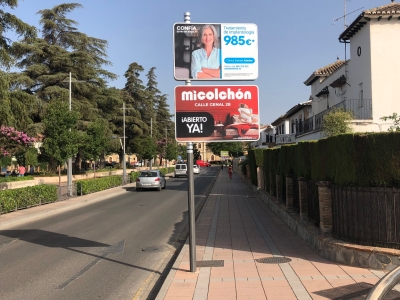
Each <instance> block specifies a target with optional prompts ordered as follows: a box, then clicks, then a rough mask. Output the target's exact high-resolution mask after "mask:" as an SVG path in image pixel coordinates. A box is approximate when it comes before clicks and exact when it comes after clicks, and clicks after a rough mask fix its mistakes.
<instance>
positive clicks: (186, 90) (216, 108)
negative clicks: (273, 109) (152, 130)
mask: <svg viewBox="0 0 400 300" xmlns="http://www.w3.org/2000/svg"><path fill="white" fill-rule="evenodd" d="M258 102H259V100H258V87H257V86H255V85H235V86H227V85H226V86H225V85H224V86H217V85H213V86H187V85H186V86H177V87H176V88H175V135H176V140H177V141H178V142H189V141H190V142H232V141H257V140H258V139H259V138H260V132H259V128H260V123H259V115H258V114H259V108H258Z"/></svg>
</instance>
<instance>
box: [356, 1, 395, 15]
mask: <svg viewBox="0 0 400 300" xmlns="http://www.w3.org/2000/svg"><path fill="white" fill-rule="evenodd" d="M362 14H364V15H392V14H400V3H396V2H393V3H390V4H387V5H383V6H378V7H375V8H371V9H367V10H364V11H363V12H362Z"/></svg>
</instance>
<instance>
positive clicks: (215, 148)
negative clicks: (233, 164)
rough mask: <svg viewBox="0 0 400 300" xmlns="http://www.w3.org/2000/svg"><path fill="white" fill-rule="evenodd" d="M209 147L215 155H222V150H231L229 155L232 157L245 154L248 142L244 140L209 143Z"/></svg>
mask: <svg viewBox="0 0 400 300" xmlns="http://www.w3.org/2000/svg"><path fill="white" fill-rule="evenodd" d="M207 148H209V149H210V150H211V151H212V153H213V154H214V155H218V156H220V155H221V151H229V155H230V156H232V157H239V156H243V155H244V150H245V149H246V143H244V142H226V143H225V142H224V143H216V142H215V143H207Z"/></svg>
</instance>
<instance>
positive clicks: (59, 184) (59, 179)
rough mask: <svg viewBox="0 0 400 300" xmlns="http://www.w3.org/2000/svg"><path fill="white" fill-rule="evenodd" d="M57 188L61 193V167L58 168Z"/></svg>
mask: <svg viewBox="0 0 400 300" xmlns="http://www.w3.org/2000/svg"><path fill="white" fill-rule="evenodd" d="M58 188H59V189H60V191H61V165H59V166H58Z"/></svg>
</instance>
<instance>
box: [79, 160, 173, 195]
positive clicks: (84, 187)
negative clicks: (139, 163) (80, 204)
mask: <svg viewBox="0 0 400 300" xmlns="http://www.w3.org/2000/svg"><path fill="white" fill-rule="evenodd" d="M158 170H160V171H161V172H162V173H164V174H167V173H172V172H174V170H175V168H174V167H169V168H159V169H158ZM139 174H140V171H136V172H134V171H132V172H130V173H129V174H128V175H129V180H130V182H135V181H136V178H137V177H138V176H139ZM120 185H122V176H120V175H114V176H107V177H100V178H93V179H85V180H77V181H76V190H77V194H78V195H79V196H82V195H87V194H91V193H95V192H100V191H103V190H106V189H109V188H113V187H116V186H120Z"/></svg>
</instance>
